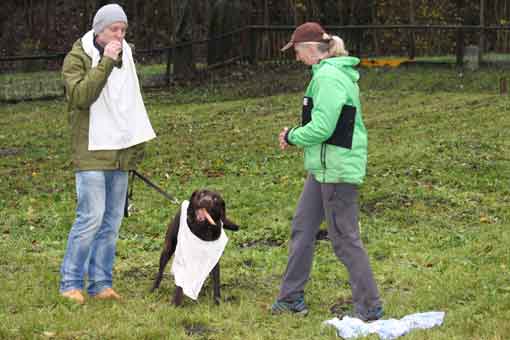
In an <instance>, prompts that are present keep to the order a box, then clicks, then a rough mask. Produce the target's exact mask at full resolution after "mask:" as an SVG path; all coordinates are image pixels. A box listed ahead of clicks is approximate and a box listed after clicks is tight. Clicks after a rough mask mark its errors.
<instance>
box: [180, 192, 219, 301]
mask: <svg viewBox="0 0 510 340" xmlns="http://www.w3.org/2000/svg"><path fill="white" fill-rule="evenodd" d="M188 206H189V201H184V202H182V205H181V219H180V221H179V233H178V234H177V247H176V249H175V254H174V259H173V262H172V274H173V276H174V279H175V284H176V285H177V286H178V287H181V288H182V290H183V293H184V294H185V295H186V296H189V297H190V298H192V299H193V300H196V299H197V298H198V294H199V293H200V290H201V289H202V285H203V284H204V281H205V279H207V276H208V275H209V273H210V272H211V270H212V269H213V268H214V266H215V265H216V264H217V263H218V261H219V260H220V257H221V255H222V254H223V251H224V250H225V246H226V245H227V242H228V238H227V235H226V233H225V230H223V228H221V235H220V237H219V238H218V239H217V240H216V241H204V240H201V239H200V238H198V237H197V236H195V234H193V233H192V232H191V230H190V229H189V226H188V222H187V216H188V213H187V211H188Z"/></svg>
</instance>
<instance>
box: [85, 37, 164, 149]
mask: <svg viewBox="0 0 510 340" xmlns="http://www.w3.org/2000/svg"><path fill="white" fill-rule="evenodd" d="M81 42H82V46H83V49H84V51H85V53H87V55H88V56H89V57H90V58H91V59H92V67H96V66H97V64H98V63H99V60H100V59H101V56H100V54H99V51H98V50H97V48H96V47H95V46H94V31H93V30H90V31H89V32H87V33H86V34H85V35H84V36H83V37H82V38H81ZM154 137H156V134H155V133H154V130H153V129H152V125H151V122H150V121H149V117H148V115H147V111H146V109H145V105H144V104H143V99H142V94H141V92H140V85H139V83H138V77H137V75H136V69H135V63H134V61H133V56H132V54H131V48H130V47H129V44H128V43H127V42H126V40H123V41H122V67H120V68H117V67H114V68H113V70H112V72H111V73H110V75H109V76H108V80H107V81H106V84H105V86H104V87H103V89H102V90H101V93H100V95H99V97H98V98H97V99H96V101H95V102H94V103H92V105H91V106H90V120H89V146H88V147H89V150H90V151H93V150H120V149H126V148H129V147H130V146H133V145H136V144H140V143H143V142H146V141H149V140H151V139H153V138H154Z"/></svg>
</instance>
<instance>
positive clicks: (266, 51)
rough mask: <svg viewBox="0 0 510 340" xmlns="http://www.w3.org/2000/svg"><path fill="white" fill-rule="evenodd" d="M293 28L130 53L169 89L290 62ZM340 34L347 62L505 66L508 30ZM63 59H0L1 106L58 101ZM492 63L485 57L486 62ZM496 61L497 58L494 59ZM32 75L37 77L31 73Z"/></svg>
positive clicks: (149, 83) (396, 28)
mask: <svg viewBox="0 0 510 340" xmlns="http://www.w3.org/2000/svg"><path fill="white" fill-rule="evenodd" d="M294 29H295V27H294V26H260V25H256V26H247V27H244V28H241V29H238V30H236V31H233V32H229V33H226V34H223V35H220V36H217V37H214V38H211V39H204V40H198V41H188V42H181V43H179V44H175V45H172V46H167V47H161V48H156V49H151V50H135V58H136V62H137V63H138V64H139V65H140V66H141V67H140V69H141V70H142V71H141V72H140V77H141V83H142V85H143V86H144V87H154V86H168V85H169V84H170V83H171V82H172V81H173V80H176V79H180V78H190V77H195V78H196V77H198V78H200V77H204V78H205V77H207V74H208V72H209V71H210V70H212V69H216V68H219V67H223V66H226V65H229V64H232V63H249V64H257V63H276V64H278V63H291V62H294V54H293V53H292V52H285V53H282V52H281V51H280V49H281V47H282V46H284V45H285V44H286V43H287V42H288V40H289V38H290V36H291V34H292V32H293V30H294ZM325 29H326V30H327V31H328V32H329V33H332V34H336V35H339V36H340V37H342V38H343V40H344V41H345V43H346V46H347V49H348V50H349V51H350V54H351V55H354V56H358V57H361V58H381V57H391V58H406V59H410V60H415V59H420V58H422V59H424V58H425V59H426V58H428V60H430V61H434V62H435V63H437V61H438V60H440V59H438V58H440V57H443V59H442V61H443V62H444V63H448V64H451V65H457V66H462V65H463V63H464V60H465V52H466V48H467V47H468V46H471V45H475V46H478V45H479V42H480V41H483V44H484V46H483V47H482V49H481V50H480V57H481V60H485V62H494V63H495V64H498V65H508V64H510V57H508V53H509V52H510V25H497V26H478V25H472V26H469V25H351V26H326V27H325ZM65 55H66V53H64V52H58V53H52V54H48V55H32V56H8V57H0V70H1V71H2V72H3V74H2V75H0V100H23V99H35V98H45V97H55V96H61V95H63V86H62V83H61V79H60V75H59V72H58V71H59V70H60V68H61V65H62V61H63V58H64V57H65ZM485 56H491V58H484V57H485ZM494 56H495V57H494ZM34 72H35V73H34Z"/></svg>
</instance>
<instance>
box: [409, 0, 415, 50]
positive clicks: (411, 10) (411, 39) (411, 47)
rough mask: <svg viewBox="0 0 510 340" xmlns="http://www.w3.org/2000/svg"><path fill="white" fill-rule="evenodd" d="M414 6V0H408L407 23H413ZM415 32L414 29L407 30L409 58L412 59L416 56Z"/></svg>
mask: <svg viewBox="0 0 510 340" xmlns="http://www.w3.org/2000/svg"><path fill="white" fill-rule="evenodd" d="M415 17H416V15H415V8H414V0H409V24H411V25H415V24H416V19H415ZM415 38H416V37H415V33H414V30H410V31H409V59H414V58H415V57H416V42H415V40H416V39H415Z"/></svg>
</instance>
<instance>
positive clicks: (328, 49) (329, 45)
mask: <svg viewBox="0 0 510 340" xmlns="http://www.w3.org/2000/svg"><path fill="white" fill-rule="evenodd" d="M323 38H324V40H325V41H327V42H314V41H310V42H302V43H298V44H296V45H315V46H317V50H318V51H319V53H323V54H327V56H328V58H329V57H345V56H348V55H349V51H347V50H346V49H345V44H344V41H343V40H342V38H340V37H339V36H337V35H329V34H327V33H324V34H323Z"/></svg>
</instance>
